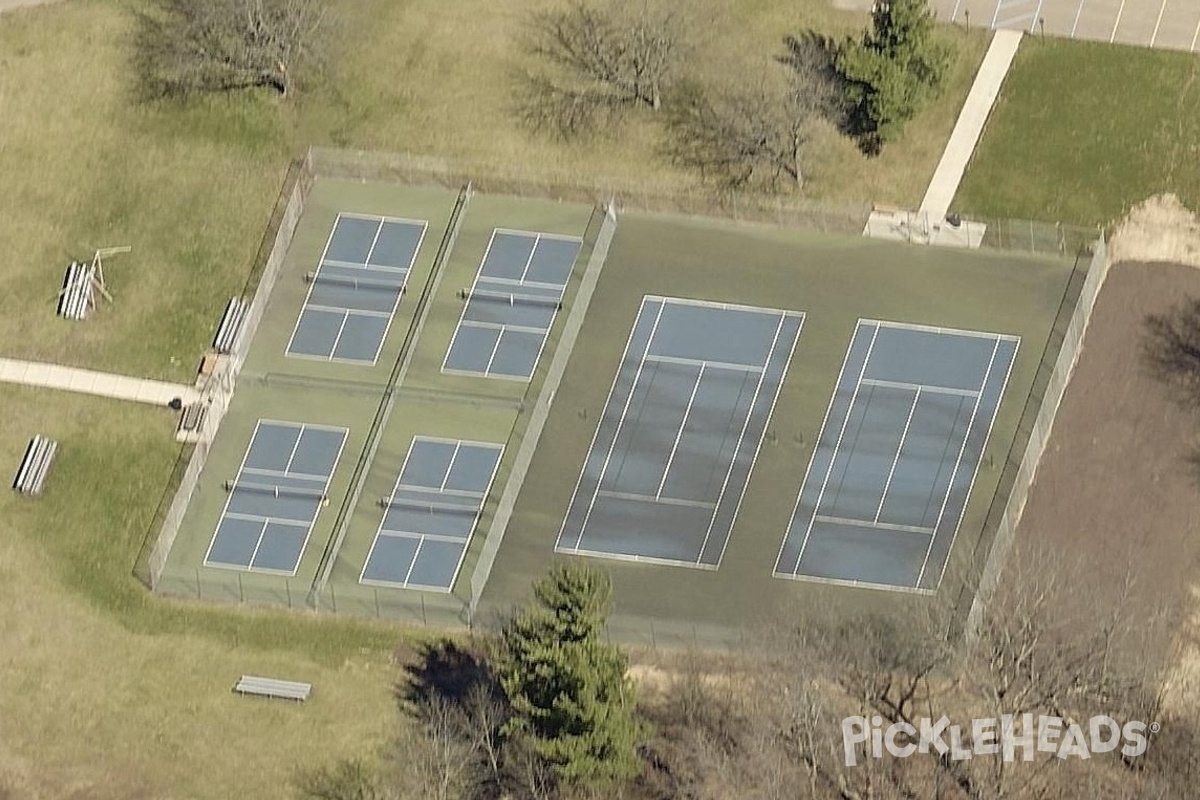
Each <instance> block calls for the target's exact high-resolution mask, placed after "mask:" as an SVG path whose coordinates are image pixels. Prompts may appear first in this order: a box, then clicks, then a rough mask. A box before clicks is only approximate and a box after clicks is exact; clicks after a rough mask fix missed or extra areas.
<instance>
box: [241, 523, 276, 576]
mask: <svg viewBox="0 0 1200 800" xmlns="http://www.w3.org/2000/svg"><path fill="white" fill-rule="evenodd" d="M270 524H271V518H270V517H263V520H262V527H260V528H259V529H258V541H257V542H255V543H254V552H252V553H251V554H250V563H249V564H247V565H246V569H248V570H250V569H254V559H256V558H258V550H259V548H260V547H262V542H263V538H264V537H266V535H267V526H268V525H270Z"/></svg>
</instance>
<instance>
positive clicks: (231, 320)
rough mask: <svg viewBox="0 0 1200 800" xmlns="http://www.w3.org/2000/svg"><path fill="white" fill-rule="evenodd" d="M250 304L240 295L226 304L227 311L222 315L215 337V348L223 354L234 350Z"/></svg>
mask: <svg viewBox="0 0 1200 800" xmlns="http://www.w3.org/2000/svg"><path fill="white" fill-rule="evenodd" d="M249 310H250V304H249V303H247V302H246V301H245V300H243V299H242V298H240V297H232V298H230V300H229V302H228V303H227V304H226V305H225V313H224V314H222V315H221V324H220V325H218V326H217V335H216V338H214V339H213V349H214V350H216V351H217V352H218V353H221V354H222V355H228V354H229V353H232V352H233V345H234V343H235V342H236V341H237V335H238V331H239V330H241V328H242V323H243V322H244V321H245V319H246V312H247V311H249Z"/></svg>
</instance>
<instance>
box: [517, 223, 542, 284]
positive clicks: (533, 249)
mask: <svg viewBox="0 0 1200 800" xmlns="http://www.w3.org/2000/svg"><path fill="white" fill-rule="evenodd" d="M541 240H542V235H541V234H540V233H539V234H538V235H537V236H535V237H534V238H533V247H531V248H529V258H527V259H525V269H523V270H521V283H524V282H525V276H526V275H528V274H529V265H530V264H532V263H533V254H534V253H536V252H537V247H538V242H540V241H541Z"/></svg>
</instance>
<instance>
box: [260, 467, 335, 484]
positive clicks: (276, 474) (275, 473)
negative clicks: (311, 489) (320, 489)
mask: <svg viewBox="0 0 1200 800" xmlns="http://www.w3.org/2000/svg"><path fill="white" fill-rule="evenodd" d="M242 472H244V473H246V474H248V475H262V476H264V477H267V478H299V479H300V480H305V481H323V480H325V476H324V475H312V474H310V473H307V472H280V471H279V470H277V469H264V468H262V467H246V468H245V469H243V470H242Z"/></svg>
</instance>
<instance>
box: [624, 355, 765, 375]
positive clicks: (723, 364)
mask: <svg viewBox="0 0 1200 800" xmlns="http://www.w3.org/2000/svg"><path fill="white" fill-rule="evenodd" d="M646 360H647V361H659V362H661V363H663V364H682V365H683V366H687V367H700V368H701V369H727V370H729V371H730V372H762V371H763V370H764V369H766V367H765V366H763V367H756V366H754V365H752V364H735V363H733V362H731V361H708V360H707V359H702V358H683V357H681V356H656V355H653V354H647V355H646Z"/></svg>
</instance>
